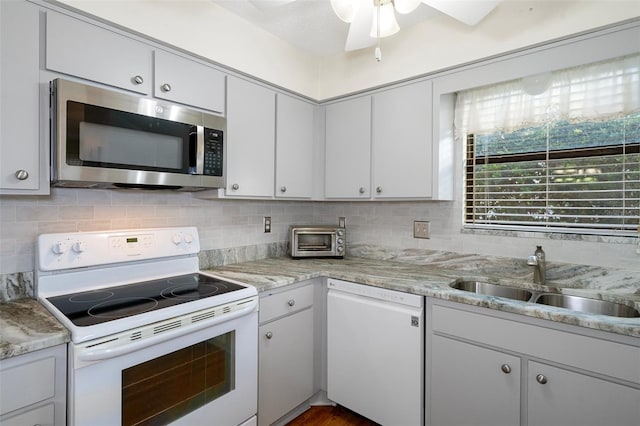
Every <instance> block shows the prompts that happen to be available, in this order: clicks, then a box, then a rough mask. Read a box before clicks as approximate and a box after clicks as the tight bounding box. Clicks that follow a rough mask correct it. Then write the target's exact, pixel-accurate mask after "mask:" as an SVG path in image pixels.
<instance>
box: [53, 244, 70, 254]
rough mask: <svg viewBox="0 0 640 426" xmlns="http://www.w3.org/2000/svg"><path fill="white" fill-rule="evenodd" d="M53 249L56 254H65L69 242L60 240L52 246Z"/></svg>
mask: <svg viewBox="0 0 640 426" xmlns="http://www.w3.org/2000/svg"><path fill="white" fill-rule="evenodd" d="M51 251H52V252H54V253H55V254H64V253H66V251H67V243H65V242H64V241H58V242H57V243H55V244H54V245H53V247H51Z"/></svg>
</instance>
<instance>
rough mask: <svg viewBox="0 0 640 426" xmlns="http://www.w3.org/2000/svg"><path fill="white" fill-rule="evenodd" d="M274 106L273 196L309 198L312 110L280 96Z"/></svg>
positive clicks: (311, 159)
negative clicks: (274, 176)
mask: <svg viewBox="0 0 640 426" xmlns="http://www.w3.org/2000/svg"><path fill="white" fill-rule="evenodd" d="M277 103H278V106H277V111H278V112H277V114H276V188H275V194H276V197H294V198H311V196H312V192H313V161H314V160H313V135H314V127H313V116H314V112H315V108H314V106H313V105H311V104H310V103H307V102H304V101H301V100H298V99H294V98H292V97H291V96H286V95H282V94H278V101H277Z"/></svg>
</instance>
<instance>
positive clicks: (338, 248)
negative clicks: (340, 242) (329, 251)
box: [336, 246, 344, 253]
mask: <svg viewBox="0 0 640 426" xmlns="http://www.w3.org/2000/svg"><path fill="white" fill-rule="evenodd" d="M336 250H338V253H342V252H343V251H344V247H342V246H338V247H337V248H336Z"/></svg>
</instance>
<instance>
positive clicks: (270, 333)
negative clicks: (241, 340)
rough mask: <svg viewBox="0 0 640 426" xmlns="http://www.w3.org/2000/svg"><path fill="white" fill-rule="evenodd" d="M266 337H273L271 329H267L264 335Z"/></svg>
mask: <svg viewBox="0 0 640 426" xmlns="http://www.w3.org/2000/svg"><path fill="white" fill-rule="evenodd" d="M264 337H266V338H267V339H271V338H272V337H273V333H272V332H270V331H267V333H266V334H265V335H264Z"/></svg>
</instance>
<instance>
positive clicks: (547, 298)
mask: <svg viewBox="0 0 640 426" xmlns="http://www.w3.org/2000/svg"><path fill="white" fill-rule="evenodd" d="M535 302H536V303H540V304H542V305H548V306H556V307H559V308H566V309H571V310H573V311H580V312H586V313H590V314H599V315H609V316H613V317H623V318H636V317H640V312H638V311H637V310H636V309H634V308H632V307H631V306H627V305H623V304H621V303H614V302H609V301H607V300H597V299H589V298H587V297H580V296H569V295H566V294H554V293H543V294H541V295H539V296H538V297H537V298H536V300H535Z"/></svg>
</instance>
